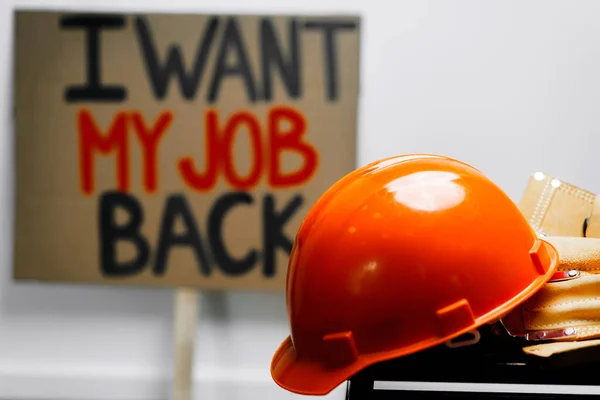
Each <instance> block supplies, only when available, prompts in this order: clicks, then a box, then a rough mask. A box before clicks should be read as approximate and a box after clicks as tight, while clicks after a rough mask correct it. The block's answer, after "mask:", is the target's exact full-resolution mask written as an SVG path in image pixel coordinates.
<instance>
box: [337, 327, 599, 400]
mask: <svg viewBox="0 0 600 400" xmlns="http://www.w3.org/2000/svg"><path fill="white" fill-rule="evenodd" d="M487 328H488V327H485V328H484V329H481V334H482V338H481V341H480V342H479V343H477V344H475V345H472V346H467V347H461V348H455V349H451V348H448V347H446V346H438V347H436V348H433V349H430V350H426V351H422V352H419V353H416V354H412V355H409V356H406V357H401V358H398V359H396V360H392V361H388V362H383V363H380V364H376V365H373V366H371V367H370V368H367V369H366V370H364V371H362V372H361V373H359V374H357V375H356V376H354V377H353V378H352V379H351V380H350V382H349V383H348V390H347V396H346V399H347V400H367V399H368V400H384V399H386V400H387V399H424V398H428V399H457V398H468V399H471V398H477V399H565V398H573V397H575V398H578V399H586V398H590V397H594V398H597V397H600V396H597V395H576V396H574V395H572V394H571V395H569V394H530V393H526V394H525V393H498V392H494V390H495V389H494V388H492V387H490V392H488V393H485V392H481V391H479V392H456V391H453V392H440V391H428V390H426V389H425V390H419V391H412V390H374V389H373V385H374V382H375V381H392V382H432V385H435V382H466V383H500V384H538V385H550V386H552V385H583V386H587V385H600V348H590V349H584V350H581V351H577V352H571V353H567V354H565V355H561V356H558V357H556V356H553V357H550V358H542V357H534V356H528V355H526V354H525V353H524V352H523V351H522V346H523V345H525V344H528V345H531V344H532V343H525V342H523V341H519V340H516V339H514V338H505V337H499V336H497V335H494V334H492V333H491V331H490V330H488V329H487ZM426 385H427V384H423V385H422V387H425V388H426Z"/></svg>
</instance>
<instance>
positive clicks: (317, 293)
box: [271, 154, 558, 395]
mask: <svg viewBox="0 0 600 400" xmlns="http://www.w3.org/2000/svg"><path fill="white" fill-rule="evenodd" d="M557 262H558V254H557V252H556V249H555V248H554V247H552V245H551V244H549V243H548V242H546V241H544V240H542V239H539V238H538V237H537V236H536V234H535V232H534V231H533V230H532V228H531V227H530V225H529V223H528V221H527V220H526V218H525V217H524V216H523V214H522V213H521V212H520V211H519V209H518V208H517V206H516V204H515V203H514V202H513V201H512V200H511V199H510V198H509V197H508V196H507V195H506V194H505V193H504V192H503V191H502V190H501V189H500V188H499V187H498V186H496V185H495V184H494V183H493V182H492V181H491V180H490V179H488V178H487V177H486V176H485V175H484V174H483V173H481V172H480V171H478V170H477V169H475V168H473V167H472V166H470V165H467V164H465V163H463V162H461V161H458V160H455V159H451V158H448V157H443V156H438V155H419V154H418V155H404V156H398V157H391V158H386V159H383V160H380V161H377V162H374V163H371V164H369V165H366V166H364V167H362V168H359V169H357V170H355V171H354V172H351V173H350V174H348V175H346V176H345V177H343V178H342V179H340V180H339V181H338V182H337V183H335V184H334V185H333V186H332V187H331V188H330V189H329V190H328V191H327V192H325V193H324V194H323V195H322V196H321V197H320V199H318V200H317V202H316V203H315V204H314V205H313V207H312V208H311V209H310V210H309V212H308V214H307V215H306V217H305V219H304V221H303V222H302V224H301V226H300V228H299V230H298V233H297V235H296V238H295V241H294V245H293V248H292V252H291V254H290V259H289V268H288V272H287V274H288V275H287V283H286V299H287V309H288V315H289V322H290V330H291V335H290V336H289V337H288V338H287V339H286V340H285V341H284V342H283V343H282V344H281V345H280V347H279V349H277V351H276V353H275V355H274V356H273V360H272V363H271V375H272V377H273V379H274V380H275V382H276V383H277V384H278V385H279V386H281V387H282V388H284V389H286V390H288V391H290V392H294V393H299V394H305V395H325V394H327V393H329V392H330V391H331V390H333V389H335V388H336V387H337V386H338V385H339V384H341V383H343V382H344V381H346V380H348V379H349V378H351V377H352V376H353V375H354V374H356V373H357V372H359V371H360V370H362V369H364V368H365V367H367V366H369V365H372V364H375V363H378V362H381V361H385V360H389V359H393V358H397V357H400V356H404V355H407V354H410V353H415V352H417V351H420V350H424V349H427V348H431V347H433V346H437V345H440V344H443V343H444V342H447V341H449V340H452V339H454V338H456V337H458V336H460V335H463V334H465V333H467V332H469V331H471V330H473V329H477V328H478V327H480V326H482V325H483V324H486V323H490V322H494V321H496V320H497V319H499V318H500V317H502V316H503V315H505V314H506V313H508V312H509V311H510V310H512V309H513V308H514V307H516V306H517V305H519V304H521V303H522V302H524V301H525V300H526V299H527V298H529V297H530V296H531V295H533V294H534V293H535V292H536V291H537V290H538V289H539V288H540V287H541V286H543V285H544V284H545V282H546V281H547V280H548V279H549V278H550V277H551V276H552V274H553V273H554V271H555V269H556V266H557Z"/></svg>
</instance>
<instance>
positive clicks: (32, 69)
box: [14, 11, 360, 290]
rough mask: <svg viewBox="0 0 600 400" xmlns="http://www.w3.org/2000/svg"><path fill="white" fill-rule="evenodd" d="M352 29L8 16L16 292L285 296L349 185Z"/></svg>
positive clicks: (355, 34)
mask: <svg viewBox="0 0 600 400" xmlns="http://www.w3.org/2000/svg"><path fill="white" fill-rule="evenodd" d="M359 23H360V20H359V18H358V17H348V16H330V17H324V16H318V17H317V16H293V17H292V16H283V15H278V16H258V15H245V16H244V15H223V16H220V15H197V14H195V15H193V14H185V15H178V14H144V15H134V14H126V15H114V14H113V15H101V14H85V15H83V14H76V13H59V12H34V11H20V12H17V13H16V22H15V28H16V31H15V43H16V45H15V51H16V56H15V67H14V68H15V113H16V114H15V116H16V121H15V127H16V128H15V129H16V132H15V135H16V152H17V154H16V227H15V229H16V233H15V235H16V236H15V240H16V243H15V246H16V247H15V259H14V277H15V279H26V280H42V281H57V282H72V283H78V282H79V283H84V282H87V283H106V284H130V285H158V286H190V287H198V288H213V289H233V288H241V289H261V290H281V289H283V288H284V282H285V275H286V267H287V260H288V255H289V252H290V250H291V246H292V242H293V238H294V235H295V233H296V230H297V229H298V227H299V226H300V222H301V221H302V219H303V217H304V215H305V214H306V212H307V211H308V209H309V208H310V206H311V205H312V204H313V203H314V202H315V201H316V200H317V198H318V197H319V196H320V195H321V194H322V193H323V192H324V191H325V190H326V189H327V188H328V187H329V186H330V185H331V184H333V183H334V182H335V181H336V180H338V179H339V178H341V177H342V176H343V175H344V174H346V173H348V172H350V171H351V170H352V169H354V168H355V167H356V165H355V163H356V116H357V103H358V79H359V32H360V25H359Z"/></svg>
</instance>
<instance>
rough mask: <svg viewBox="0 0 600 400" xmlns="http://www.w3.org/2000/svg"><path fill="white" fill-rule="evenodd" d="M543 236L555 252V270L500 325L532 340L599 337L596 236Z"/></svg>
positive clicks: (599, 261) (599, 243) (598, 244)
mask: <svg viewBox="0 0 600 400" xmlns="http://www.w3.org/2000/svg"><path fill="white" fill-rule="evenodd" d="M545 239H546V240H548V241H549V242H550V243H551V244H552V245H554V246H555V247H556V249H557V251H558V254H559V258H560V262H559V266H558V270H557V272H556V273H555V274H554V276H553V277H552V278H551V279H550V281H549V282H548V283H547V284H546V285H545V286H544V287H542V288H541V289H540V290H539V291H538V292H536V294H534V295H533V296H532V297H531V298H530V299H529V300H527V301H526V302H525V303H524V304H522V305H521V306H520V307H518V308H516V309H514V310H513V311H512V312H510V313H509V314H508V315H506V316H505V317H504V318H502V320H501V323H502V325H503V326H504V328H505V329H506V330H507V331H508V333H509V334H510V335H512V336H517V337H523V338H525V339H527V340H530V341H532V342H537V341H541V340H551V341H575V340H583V339H593V338H600V239H598V238H583V237H558V236H554V237H545ZM532 344H533V343H532Z"/></svg>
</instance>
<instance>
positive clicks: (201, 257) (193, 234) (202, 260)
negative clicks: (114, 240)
mask: <svg viewBox="0 0 600 400" xmlns="http://www.w3.org/2000/svg"><path fill="white" fill-rule="evenodd" d="M178 216H180V217H181V218H182V220H183V224H184V225H185V233H183V234H177V233H175V222H176V219H177V217H178ZM174 246H188V247H190V248H191V249H192V250H193V251H194V254H195V256H196V261H197V262H198V264H199V265H200V271H201V273H202V274H203V275H204V276H208V275H210V273H211V269H210V264H209V259H208V257H207V254H206V252H205V250H204V247H203V246H202V239H201V237H200V232H199V231H198V228H197V226H196V223H195V221H194V217H193V216H192V212H191V211H190V209H189V207H188V204H187V202H186V200H185V198H184V197H183V196H181V195H173V196H170V197H169V198H168V199H167V204H166V206H165V211H164V213H163V218H162V222H161V227H160V234H159V237H158V250H157V254H156V261H155V263H154V268H153V273H154V275H155V276H160V275H164V273H165V270H166V267H167V258H168V256H169V252H170V251H171V248H172V247H174Z"/></svg>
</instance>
